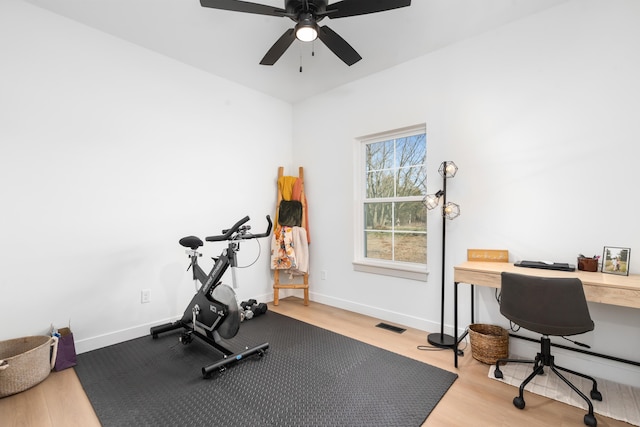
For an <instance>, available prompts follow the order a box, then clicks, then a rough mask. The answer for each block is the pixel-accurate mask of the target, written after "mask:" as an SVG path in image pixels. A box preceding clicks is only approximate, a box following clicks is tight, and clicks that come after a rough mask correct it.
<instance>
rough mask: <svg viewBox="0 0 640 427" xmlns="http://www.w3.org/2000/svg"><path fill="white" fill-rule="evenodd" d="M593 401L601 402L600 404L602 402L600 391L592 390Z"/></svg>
mask: <svg viewBox="0 0 640 427" xmlns="http://www.w3.org/2000/svg"><path fill="white" fill-rule="evenodd" d="M591 399H593V400H599V401H600V402H602V393H600V392H599V391H598V390H591Z"/></svg>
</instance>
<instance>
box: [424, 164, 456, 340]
mask: <svg viewBox="0 0 640 427" xmlns="http://www.w3.org/2000/svg"><path fill="white" fill-rule="evenodd" d="M441 169H442V172H441V175H442V284H441V289H440V333H432V334H429V335H428V336H427V341H428V342H429V344H431V345H432V346H434V347H440V348H453V347H454V346H455V338H453V337H452V336H451V335H447V334H445V333H444V291H445V254H446V242H447V239H446V237H447V215H446V209H447V162H443V164H442V167H441ZM454 173H455V172H454Z"/></svg>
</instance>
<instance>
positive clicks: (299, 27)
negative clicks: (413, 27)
mask: <svg viewBox="0 0 640 427" xmlns="http://www.w3.org/2000/svg"><path fill="white" fill-rule="evenodd" d="M284 3H285V5H284V9H280V8H277V7H275V6H267V5H264V4H258V3H251V2H247V1H240V0H200V4H201V5H202V7H210V8H212V9H222V10H231V11H235V12H245V13H255V14H259V15H270V16H281V17H287V18H290V19H291V20H292V21H294V22H295V23H296V25H295V27H294V28H290V29H288V30H287V31H285V32H284V34H283V35H282V36H280V38H279V39H278V40H277V41H276V42H275V43H274V44H273V46H271V49H269V51H268V52H267V54H266V55H265V56H264V58H262V61H260V64H262V65H273V64H275V63H276V61H277V60H278V59H280V57H281V56H282V55H283V54H284V52H285V51H286V50H287V49H288V48H289V46H291V43H293V41H294V40H295V39H296V38H297V39H298V40H300V41H303V42H310V41H313V40H315V39H316V38H319V39H320V40H321V41H322V42H323V43H324V44H325V45H326V46H327V47H328V48H329V49H330V50H331V51H332V52H333V53H334V54H336V56H338V58H340V59H341V60H342V61H344V63H345V64H347V65H349V66H351V65H353V64H355V63H356V62H358V61H359V60H361V59H362V57H361V56H360V55H359V54H358V52H356V51H355V49H354V48H352V47H351V45H349V43H347V42H346V41H345V39H343V38H342V37H340V35H338V33H336V32H335V31H333V30H332V29H331V28H329V27H327V26H326V25H325V26H322V27H320V26H318V22H320V21H322V20H323V19H324V18H330V19H335V18H345V17H348V16H357V15H366V14H368V13H375V12H384V11H385V10H391V9H397V8H400V7H406V6H410V5H411V0H342V1H338V2H336V3H333V4H327V0H284Z"/></svg>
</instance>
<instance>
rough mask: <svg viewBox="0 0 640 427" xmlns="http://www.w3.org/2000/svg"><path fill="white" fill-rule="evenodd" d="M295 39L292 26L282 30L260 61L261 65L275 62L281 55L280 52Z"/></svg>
mask: <svg viewBox="0 0 640 427" xmlns="http://www.w3.org/2000/svg"><path fill="white" fill-rule="evenodd" d="M295 39H296V34H295V31H293V28H289V29H288V30H287V31H285V32H284V34H283V35H281V36H280V38H279V39H278V41H276V42H275V43H274V44H273V46H271V49H269V51H268V52H267V54H266V55H265V56H264V58H262V61H260V64H261V65H273V64H275V63H276V61H277V60H278V59H280V57H281V56H282V54H283V53H284V52H285V51H286V50H287V49H288V48H289V46H291V43H293V41H294V40H295Z"/></svg>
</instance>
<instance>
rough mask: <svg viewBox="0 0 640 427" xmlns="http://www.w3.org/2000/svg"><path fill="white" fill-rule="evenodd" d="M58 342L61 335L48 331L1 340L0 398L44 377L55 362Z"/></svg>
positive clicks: (29, 385)
mask: <svg viewBox="0 0 640 427" xmlns="http://www.w3.org/2000/svg"><path fill="white" fill-rule="evenodd" d="M57 346H58V339H57V338H52V337H47V336H44V335H42V336H32V337H22V338H14V339H11V340H6V341H0V398H2V397H5V396H10V395H12V394H16V393H19V392H21V391H24V390H26V389H28V388H31V387H33V386H34V385H36V384H38V383H40V382H42V381H44V379H45V378H47V376H49V373H50V372H51V369H53V366H54V364H55V359H56V357H55V356H56V353H57ZM51 347H53V351H52V349H51Z"/></svg>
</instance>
